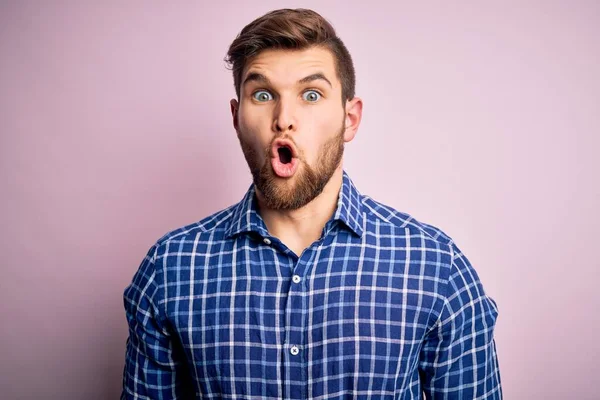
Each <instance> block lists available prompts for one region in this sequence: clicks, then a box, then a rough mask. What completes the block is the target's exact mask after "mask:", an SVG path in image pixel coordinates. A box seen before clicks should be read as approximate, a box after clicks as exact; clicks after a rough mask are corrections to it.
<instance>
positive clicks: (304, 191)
mask: <svg viewBox="0 0 600 400" xmlns="http://www.w3.org/2000/svg"><path fill="white" fill-rule="evenodd" d="M242 136H243V135H238V139H239V141H240V145H241V147H242V151H243V153H244V157H245V158H246V162H247V163H248V166H249V167H250V172H251V173H252V178H253V181H254V185H255V186H256V189H258V190H259V191H260V193H261V194H262V195H263V198H264V201H265V206H266V207H268V208H270V209H273V210H297V209H299V208H301V207H304V206H305V205H307V204H308V203H310V202H311V201H312V200H314V199H315V198H316V197H317V196H318V195H320V194H321V193H322V192H323V189H324V188H325V186H326V185H327V183H328V182H329V180H330V179H331V177H332V176H333V174H334V172H335V170H336V169H337V167H338V166H339V165H340V162H341V161H342V156H343V154H344V125H343V124H342V127H341V129H340V130H339V132H338V133H337V135H335V136H334V137H333V138H331V139H329V140H328V141H327V142H326V143H325V145H324V146H323V147H322V148H321V150H320V151H319V155H318V157H317V161H316V163H315V165H314V166H311V165H309V164H308V163H307V162H306V160H305V158H304V157H303V155H302V151H301V150H300V149H299V148H298V147H297V146H296V149H297V151H298V153H299V154H298V158H299V161H300V165H299V166H298V170H297V171H296V174H295V175H294V177H292V178H287V179H282V178H278V177H277V176H276V175H275V172H274V171H273V168H272V166H271V146H272V144H273V142H274V141H275V140H276V139H280V138H285V139H288V140H290V141H292V142H293V137H291V136H283V137H279V136H278V137H275V138H273V140H272V141H271V143H270V144H269V147H267V148H266V149H265V151H264V155H263V157H262V158H263V159H264V160H265V161H264V163H263V164H262V165H261V163H260V159H261V157H259V155H258V153H257V151H256V150H254V148H253V147H252V145H251V144H250V143H248V142H247V141H246V140H245V139H243V138H242ZM294 145H295V143H294Z"/></svg>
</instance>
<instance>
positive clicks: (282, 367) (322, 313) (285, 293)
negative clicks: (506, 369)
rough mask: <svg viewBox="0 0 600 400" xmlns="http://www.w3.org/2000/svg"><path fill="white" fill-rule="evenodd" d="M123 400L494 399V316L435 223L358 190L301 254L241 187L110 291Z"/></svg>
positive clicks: (346, 194) (346, 196)
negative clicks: (118, 317)
mask: <svg viewBox="0 0 600 400" xmlns="http://www.w3.org/2000/svg"><path fill="white" fill-rule="evenodd" d="M124 300H125V309H126V315H127V321H128V323H129V338H128V340H127V345H126V363H125V369H124V374H123V385H124V387H123V393H122V397H121V398H122V399H193V398H202V399H328V400H331V399H351V398H352V399H422V398H423V397H422V396H423V392H424V393H425V394H426V396H427V398H428V399H430V398H431V399H469V400H471V399H501V398H502V390H501V385H500V374H499V367H498V359H497V356H496V345H495V340H494V336H493V331H494V325H495V322H496V318H497V316H498V309H497V306H496V303H495V301H494V300H493V299H492V298H491V297H490V296H488V295H487V294H486V293H485V292H484V289H483V286H482V284H481V282H480V280H479V277H478V276H477V273H476V272H475V270H474V269H473V267H472V266H471V264H470V263H469V261H468V260H467V258H466V257H465V255H464V254H463V253H462V252H461V251H460V249H459V248H458V247H457V246H456V244H455V243H454V242H453V241H452V239H451V238H449V237H448V236H447V235H446V234H444V233H443V232H442V231H441V230H439V229H438V228H436V227H434V226H431V225H427V224H424V223H422V222H419V221H417V220H415V219H414V218H412V217H411V216H410V215H407V214H404V213H401V212H398V211H395V210H394V209H392V208H390V207H387V206H385V205H382V204H380V203H378V202H376V201H374V200H373V199H371V198H369V197H367V196H364V195H361V194H360V193H359V192H358V191H357V189H356V188H355V186H354V185H353V183H352V182H351V180H350V179H349V177H348V175H347V174H346V173H345V172H344V177H343V184H342V187H341V190H340V195H339V197H338V204H337V209H336V212H335V214H334V216H333V217H332V218H331V219H330V220H329V222H328V223H327V224H326V225H325V227H324V229H323V231H322V235H321V238H320V239H319V240H317V241H316V242H314V243H313V244H312V245H311V246H310V247H308V248H307V249H306V250H305V251H304V252H303V253H302V254H301V255H300V256H298V255H296V254H294V253H293V252H292V251H291V250H289V249H288V248H287V247H286V246H285V245H284V244H283V243H282V242H281V241H280V240H278V239H277V238H276V237H273V236H271V235H270V234H269V232H268V231H267V228H266V226H265V224H264V221H263V220H262V218H261V217H260V215H259V214H258V212H257V205H256V199H255V197H254V188H253V187H250V189H249V190H248V192H247V194H246V195H245V197H244V198H243V200H242V201H241V202H240V203H238V204H236V205H234V206H231V207H229V208H227V209H225V210H223V211H220V212H218V213H216V214H214V215H212V216H210V217H208V218H206V219H204V220H202V221H200V222H197V223H194V224H191V225H188V226H185V227H182V228H180V229H177V230H174V231H172V232H170V233H168V234H166V235H165V236H163V237H162V238H160V239H159V240H158V241H157V242H156V243H155V244H154V245H153V246H152V248H150V250H149V251H148V254H147V255H146V257H145V258H144V260H143V261H142V263H141V265H140V267H139V269H138V271H137V273H136V274H135V276H134V277H133V281H132V283H131V284H130V285H129V286H128V287H127V288H126V290H125V293H124Z"/></svg>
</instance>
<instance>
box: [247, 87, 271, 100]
mask: <svg viewBox="0 0 600 400" xmlns="http://www.w3.org/2000/svg"><path fill="white" fill-rule="evenodd" d="M252 97H254V99H255V100H258V101H260V102H264V101H269V100H273V95H272V94H271V93H269V92H267V91H266V90H259V91H258V92H255V93H254V94H253V95H252Z"/></svg>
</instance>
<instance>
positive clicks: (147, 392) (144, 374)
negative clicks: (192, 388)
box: [121, 246, 193, 400]
mask: <svg viewBox="0 0 600 400" xmlns="http://www.w3.org/2000/svg"><path fill="white" fill-rule="evenodd" d="M155 260H156V246H153V247H152V248H151V249H150V250H149V251H148V254H147V255H146V257H145V258H144V260H143V261H142V263H141V265H140V267H139V269H138V271H137V272H136V274H135V275H134V277H133V280H132V282H131V284H130V285H129V286H128V287H127V288H126V289H125V292H124V295H123V298H124V303H125V314H126V317H127V323H128V324H129V338H128V339H127V345H126V357H125V368H124V371H123V391H122V394H121V399H122V400H126V399H127V400H128V399H134V398H135V399H165V400H166V399H185V398H190V397H191V398H193V395H192V396H190V395H189V394H188V395H186V393H189V392H185V389H184V388H183V386H185V385H183V383H182V379H183V377H184V376H185V373H186V372H185V360H184V357H182V356H181V355H180V353H178V352H177V348H176V347H175V343H174V341H173V339H172V338H171V336H170V334H169V332H168V331H167V330H166V329H165V326H164V319H163V318H162V316H161V313H160V311H159V308H158V307H159V301H160V299H161V298H162V297H163V296H162V289H161V287H160V285H158V284H157V283H156V271H155ZM192 393H193V392H192Z"/></svg>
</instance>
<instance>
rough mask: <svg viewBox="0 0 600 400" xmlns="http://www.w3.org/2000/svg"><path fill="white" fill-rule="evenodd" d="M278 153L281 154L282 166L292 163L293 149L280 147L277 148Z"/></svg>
mask: <svg viewBox="0 0 600 400" xmlns="http://www.w3.org/2000/svg"><path fill="white" fill-rule="evenodd" d="M277 153H278V154H279V161H281V163H282V164H289V163H291V162H292V157H293V154H292V149H290V148H289V147H287V146H280V147H279V148H277Z"/></svg>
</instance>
